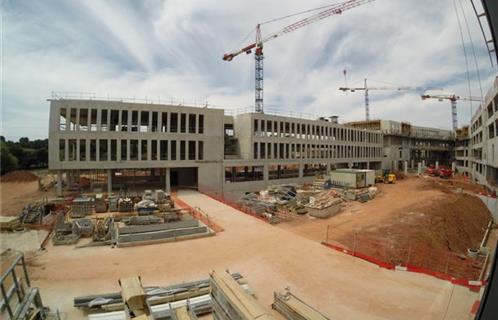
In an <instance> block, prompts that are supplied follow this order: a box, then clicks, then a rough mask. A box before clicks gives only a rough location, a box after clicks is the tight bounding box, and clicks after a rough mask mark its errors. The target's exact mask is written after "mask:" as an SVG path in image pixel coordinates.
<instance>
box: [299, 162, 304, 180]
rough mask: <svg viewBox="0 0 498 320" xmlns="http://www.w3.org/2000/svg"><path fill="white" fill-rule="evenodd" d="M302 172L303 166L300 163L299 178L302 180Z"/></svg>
mask: <svg viewBox="0 0 498 320" xmlns="http://www.w3.org/2000/svg"><path fill="white" fill-rule="evenodd" d="M303 171H304V164H302V163H300V164H299V178H302V177H303V176H304V175H303Z"/></svg>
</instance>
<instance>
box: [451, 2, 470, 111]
mask: <svg viewBox="0 0 498 320" xmlns="http://www.w3.org/2000/svg"><path fill="white" fill-rule="evenodd" d="M453 7H454V8H455V15H456V18H457V21H458V29H459V30H460V39H461V41H462V48H463V55H464V56H465V69H466V73H467V84H468V89H469V96H472V88H471V85H470V72H469V59H468V57H467V49H466V48H465V39H464V36H463V31H462V24H461V22H460V15H459V14H458V7H457V5H456V0H453ZM469 104H470V121H472V114H473V111H472V100H470V101H469Z"/></svg>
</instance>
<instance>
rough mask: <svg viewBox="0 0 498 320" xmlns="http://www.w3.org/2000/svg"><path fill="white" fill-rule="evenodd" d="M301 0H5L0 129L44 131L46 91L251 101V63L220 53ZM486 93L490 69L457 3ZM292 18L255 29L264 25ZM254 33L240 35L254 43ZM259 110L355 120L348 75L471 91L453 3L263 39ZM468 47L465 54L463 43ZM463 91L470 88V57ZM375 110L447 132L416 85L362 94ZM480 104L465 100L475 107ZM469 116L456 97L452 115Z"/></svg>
mask: <svg viewBox="0 0 498 320" xmlns="http://www.w3.org/2000/svg"><path fill="white" fill-rule="evenodd" d="M324 3H327V1H323V0H310V1H307V2H306V4H304V3H303V2H302V1H297V0H293V1H285V0H274V1H272V2H271V4H270V3H269V2H268V1H263V0H255V1H242V0H239V1H228V0H224V1H220V0H218V1H201V0H183V1H180V0H170V1H158V0H157V1H155V0H154V1H152V0H151V1H143V2H142V1H141V2H136V1H127V2H124V1H70V2H69V1H62V0H61V1H56V0H53V1H45V2H34V3H33V2H31V1H25V0H24V1H15V2H13V1H12V2H5V4H4V8H3V10H2V11H3V12H4V16H3V18H4V21H3V24H4V31H3V61H2V67H3V88H2V89H3V93H4V96H3V100H2V132H1V133H2V134H3V135H6V136H7V137H8V138H11V139H18V138H19V137H20V136H30V137H33V138H38V137H40V138H41V137H46V136H47V131H48V102H46V101H45V99H46V98H48V97H49V96H50V92H51V91H53V90H54V91H90V92H95V93H97V94H98V95H101V96H106V95H110V96H118V97H119V96H125V97H137V98H145V97H147V98H149V99H150V98H153V99H156V100H157V99H158V98H159V97H160V98H161V99H162V100H169V99H172V98H173V99H175V100H180V101H182V100H184V101H189V102H190V101H196V102H198V103H203V102H204V101H206V100H207V101H209V103H210V104H213V105H218V106H225V107H226V108H240V107H247V106H249V105H252V104H253V103H254V102H253V99H254V92H253V87H254V59H253V56H252V55H251V56H246V55H241V56H240V57H237V58H236V59H235V60H234V61H232V62H225V61H222V59H221V57H222V55H223V53H225V52H226V51H229V50H232V49H235V48H236V47H237V46H239V45H242V44H243V43H241V40H242V39H243V37H244V36H245V35H246V34H247V33H248V32H249V31H250V30H251V29H252V28H254V26H255V24H256V23H258V22H261V21H265V20H269V19H271V18H274V17H278V16H283V15H286V14H289V13H293V12H297V11H301V10H305V9H308V8H312V7H318V6H321V5H323V4H324ZM465 6H466V13H467V18H468V20H469V24H470V27H471V33H472V36H473V40H474V44H475V46H476V48H477V59H478V62H479V66H480V68H481V77H482V80H483V81H482V85H483V86H484V91H486V90H487V88H488V87H489V86H490V85H491V81H492V78H493V77H494V76H495V75H496V70H493V69H491V68H490V66H489V58H488V56H487V53H486V52H485V49H484V48H485V45H484V42H483V40H482V36H481V34H480V30H479V27H478V24H477V22H476V20H475V17H474V15H473V12H472V11H471V10H470V7H468V4H466V3H465ZM298 18H299V17H296V18H293V19H288V20H285V21H282V22H278V23H274V24H268V25H264V26H263V32H264V33H269V32H271V31H273V30H276V29H278V28H279V27H282V26H284V25H285V24H287V23H291V22H293V21H295V20H294V19H298ZM252 40H253V38H252V36H251V37H250V38H249V39H248V40H247V42H248V41H252ZM264 50H265V102H266V105H267V106H268V108H272V109H279V110H282V111H294V112H302V113H311V114H317V115H324V116H328V115H333V114H335V115H339V116H340V118H341V119H343V120H344V121H349V120H361V119H363V118H364V102H363V100H364V99H363V93H362V92H356V93H349V94H345V93H343V92H339V91H338V90H337V88H338V87H339V86H343V85H344V77H343V74H342V70H343V68H344V67H346V68H347V69H348V82H349V84H352V83H353V82H358V81H359V83H358V84H360V85H361V81H362V79H363V78H364V77H365V76H366V77H368V78H369V79H371V80H372V81H371V84H375V83H376V82H375V81H373V80H379V81H384V82H388V83H394V84H398V85H412V86H438V87H440V86H442V87H445V89H447V91H448V92H455V93H457V94H460V95H464V96H465V95H468V87H467V80H466V68H465V59H464V56H463V51H462V47H461V44H460V34H459V31H458V24H457V21H456V18H455V14H454V9H453V0H442V1H432V0H420V1H419V0H406V1H397V0H378V1H375V2H372V3H369V4H367V5H364V6H362V7H359V8H355V9H352V10H350V11H346V12H344V13H343V14H342V15H340V16H334V17H330V18H328V19H325V20H324V21H321V22H318V23H316V24H315V25H312V26H308V27H306V28H303V29H302V30H299V31H296V32H294V33H293V34H288V35H285V36H284V37H282V38H279V39H276V40H274V41H271V42H269V43H267V44H266V45H265V48H264ZM468 52H469V53H471V51H468ZM469 62H470V63H471V65H470V67H471V68H472V69H471V77H472V84H471V89H472V94H473V95H479V86H478V82H477V81H476V71H475V67H474V61H473V58H472V57H470V60H469ZM370 95H371V114H372V117H373V118H385V119H394V120H403V121H409V122H411V123H413V124H418V125H427V126H434V127H444V128H449V127H450V124H451V121H450V110H449V109H450V107H449V103H446V102H438V101H422V100H421V99H420V98H419V96H418V95H417V94H416V93H410V92H405V93H392V92H380V91H371V94H370ZM476 107H477V106H476V105H475V103H474V105H473V108H474V109H475V108H476ZM469 118H470V110H469V104H468V103H465V102H461V103H460V104H459V121H460V123H463V122H465V121H468V119H469Z"/></svg>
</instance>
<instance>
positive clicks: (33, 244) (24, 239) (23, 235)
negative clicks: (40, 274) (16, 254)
mask: <svg viewBox="0 0 498 320" xmlns="http://www.w3.org/2000/svg"><path fill="white" fill-rule="evenodd" d="M47 234H48V232H47V231H45V230H26V231H22V232H2V233H1V234H0V252H3V251H4V250H7V249H15V250H19V251H23V252H26V251H36V250H38V249H40V245H41V243H42V242H43V240H44V239H45V238H46V237H47Z"/></svg>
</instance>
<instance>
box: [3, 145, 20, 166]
mask: <svg viewBox="0 0 498 320" xmlns="http://www.w3.org/2000/svg"><path fill="white" fill-rule="evenodd" d="M17 166H18V160H17V158H16V157H15V156H13V155H12V153H10V150H9V148H8V147H7V145H6V144H5V143H4V142H0V171H1V174H4V173H6V172H8V171H11V170H15V169H17Z"/></svg>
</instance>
